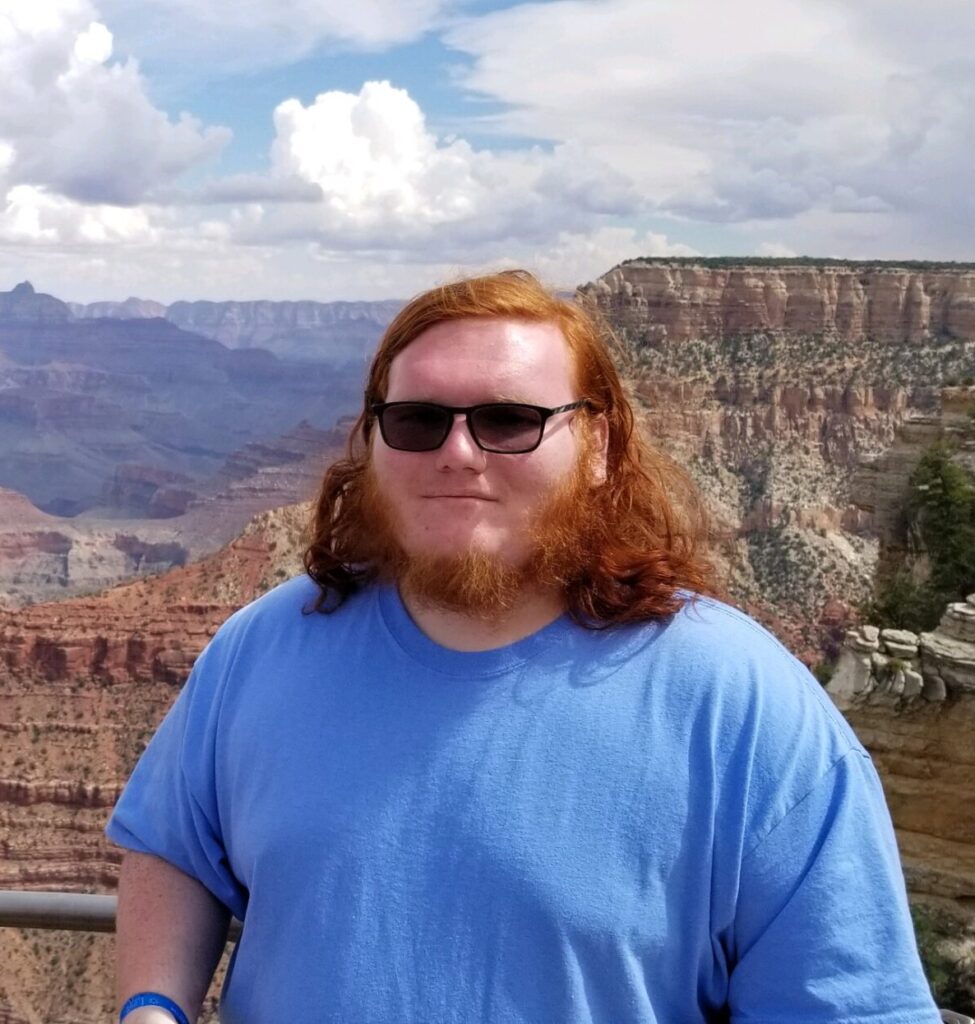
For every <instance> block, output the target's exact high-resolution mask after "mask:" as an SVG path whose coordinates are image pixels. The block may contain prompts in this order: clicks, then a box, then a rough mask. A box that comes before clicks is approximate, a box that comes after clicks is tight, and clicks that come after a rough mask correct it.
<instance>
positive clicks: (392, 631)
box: [109, 272, 938, 1024]
mask: <svg viewBox="0 0 975 1024" xmlns="http://www.w3.org/2000/svg"><path fill="white" fill-rule="evenodd" d="M691 497H692V495H691V492H690V490H689V488H688V486H687V483H686V477H684V475H683V474H681V473H680V472H679V471H678V470H676V469H675V468H674V467H673V466H672V465H671V464H670V463H669V462H668V461H667V460H666V459H664V458H662V457H661V456H660V455H659V454H657V453H655V452H654V451H653V450H652V449H651V448H650V447H649V446H648V444H647V443H646V441H645V440H644V439H643V438H642V437H641V436H640V435H639V433H638V432H636V431H634V429H633V414H632V411H631V408H630V406H629V404H628V402H627V400H626V397H625V393H624V390H623V387H622V385H621V383H620V380H619V377H618V375H617V373H616V371H615V369H614V368H613V364H612V361H611V359H610V356H609V354H608V351H607V346H606V344H605V342H604V339H603V338H602V337H601V336H600V331H599V329H598V328H597V326H596V325H595V324H594V322H593V321H592V320H591V319H590V318H589V317H588V316H587V315H586V313H584V312H583V311H582V310H581V309H580V308H578V307H577V306H576V305H574V304H572V303H567V302H563V301H561V300H559V299H557V298H555V297H553V296H552V295H550V294H548V293H547V292H546V291H545V290H544V289H542V288H541V287H540V286H539V285H538V283H537V282H536V281H535V280H534V279H533V278H532V277H531V276H529V275H528V274H525V273H523V272H511V273H505V274H499V275H494V276H492V277H486V278H478V279H473V280H468V281H461V282H459V283H457V284H453V285H449V286H446V287H443V288H439V289H435V290H433V291H431V292H428V293H426V294H424V295H421V296H419V297H418V298H416V299H414V300H413V301H412V302H411V303H410V304H409V305H407V307H406V308H405V309H404V310H403V311H402V312H401V313H400V315H399V316H398V317H397V319H396V320H395V321H394V322H393V324H392V325H391V326H390V328H389V330H388V332H387V334H386V336H385V338H384V340H383V342H382V344H381V345H380V348H379V352H378V354H377V356H376V358H375V361H374V363H373V365H372V368H371V371H370V376H369V381H368V387H367V391H366V400H365V407H364V409H363V412H362V415H361V417H360V419H359V421H358V423H357V425H356V428H355V430H354V434H353V438H352V441H351V442H350V452H349V457H348V458H347V459H345V460H343V461H341V462H339V463H337V464H336V465H334V466H333V467H332V468H331V469H330V470H329V471H328V473H327V474H326V477H325V480H324V482H323V485H322V490H321V494H320V497H319V500H318V505H317V510H316V514H315V520H314V524H313V536H312V540H311V543H310V546H309V548H308V551H307V553H306V560H305V561H306V567H307V570H308V576H307V577H303V578H300V579H296V580H292V581H290V582H289V583H286V584H285V585H283V586H282V587H279V588H278V589H277V590H275V591H274V592H272V593H271V594H268V595H266V596H265V597H263V598H262V599H261V600H259V601H257V602H255V603H254V604H252V605H250V606H249V607H247V608H245V609H243V610H242V611H240V612H238V613H237V614H236V615H235V616H233V617H232V618H231V619H230V620H229V621H228V622H227V623H226V624H225V626H224V627H223V628H222V629H221V630H220V632H219V633H218V635H217V636H216V637H215V638H214V640H213V641H212V643H211V644H210V646H209V647H208V649H207V650H206V651H205V652H204V654H203V655H202V656H201V657H200V659H199V661H198V662H197V665H196V667H195V668H194V671H193V674H192V676H191V679H190V681H189V683H188V684H187V687H186V688H185V690H184V691H183V693H182V695H181V696H180V698H179V700H178V701H177V703H176V705H175V706H174V708H173V710H172V711H171V712H170V714H169V716H168V718H167V719H166V721H165V723H164V724H163V726H162V727H161V728H160V730H159V733H158V734H157V735H156V737H155V738H154V740H153V742H152V743H151V744H150V746H149V748H148V750H147V751H146V753H145V755H144V756H143V759H142V761H141V762H140V764H139V765H138V767H137V768H136V770H135V772H134V774H133V777H132V780H131V781H130V783H129V786H128V787H127V789H126V791H125V793H124V794H123V796H122V798H121V800H120V802H119V805H118V807H117V809H116V812H115V815H114V817H113V819H112V821H111V823H110V825H109V834H110V835H111V836H112V838H114V839H115V840H116V841H118V842H119V843H121V844H122V845H123V846H125V847H127V848H128V849H129V851H130V852H129V853H127V855H126V858H125V862H124V864H123V871H122V880H121V886H120V907H119V986H120V997H121V999H122V1001H123V1002H129V1001H130V997H132V996H133V995H134V994H137V993H140V992H143V991H149V992H151V993H156V995H154V996H147V997H143V998H140V997H138V996H137V997H136V998H135V1000H134V1005H135V1008H134V1009H131V1010H130V1011H128V1012H127V1016H126V1021H127V1022H128V1024H138V1022H147V1021H160V1022H163V1021H165V1022H169V1021H171V1020H173V1019H176V1020H181V1019H182V1015H184V1014H185V1016H186V1017H187V1018H188V1019H193V1018H194V1016H195V1015H196V1013H197V1012H198V1010H199V1006H200V1003H201V1000H202V998H203V995H204V993H205V990H206V987H207V984H208V982H209V979H210V975H211V972H212V970H213V965H214V963H215V961H216V958H217V956H218V954H219V951H220V949H221V946H222V943H223V939H224V934H225V929H226V922H227V917H228V914H229V913H230V912H233V913H234V914H235V915H236V916H237V917H239V918H241V919H242V920H243V921H244V929H243V934H242V937H241V939H240V941H239V943H238V946H237V949H236V952H235V954H234V960H233V963H232V966H231V969H230V972H229V975H228V980H227V982H226V985H225V988H224V993H223V998H222V1005H221V1015H222V1019H223V1020H225V1021H227V1022H230V1024H257V1022H262V1024H271V1022H279V1021H289V1022H302V1021H307V1022H324V1021H328V1022H348V1024H394V1022H404V1024H406V1022H409V1024H447V1022H450V1024H461V1022H463V1024H477V1022H492V1024H493V1022H497V1024H508V1022H511V1024H514V1022H539V1024H542V1022H544V1024H582V1022H586V1024H631V1022H633V1024H636V1022H640V1024H649V1022H660V1024H671V1022H676V1021H681V1022H683V1021H687V1022H704V1021H727V1020H741V1021H746V1020H747V1021H752V1022H783V1024H786V1022H788V1024H793V1022H799V1021H802V1022H824V1024H825V1022H835V1021H840V1020H842V1021H846V1022H867V1021H870V1022H874V1024H876V1022H880V1021H883V1022H885V1024H908V1022H911V1024H913V1022H931V1024H933V1022H936V1021H937V1020H938V1014H937V1011H936V1010H935V1008H934V1005H933V1003H932V1001H931V998H930V995H929V993H928V990H927V986H926V983H925V981H924V978H923V976H922V973H921V970H920V966H919V963H918V959H917V953H916V949H915V946H914V940H913V935H912V932H911V925H910V919H909V916H908V912H907V906H906V900H905V894H904V887H903V880H902V876H901V873H900V867H899V864H898V859H897V853H896V848H895V846H894V840H893V836H892V832H891V828H890V822H889V819H888V817H887V813H886V810H885V808H884V804H883V798H882V795H881V791H880V787H879V783H878V781H877V778H876V775H875V773H874V771H873V769H872V766H871V763H870V760H869V758H868V757H867V755H866V754H865V752H864V751H863V749H862V747H861V746H860V745H859V743H858V742H857V740H856V739H855V737H854V736H853V734H852V733H851V732H850V730H849V729H848V727H847V726H846V725H845V723H844V721H843V720H842V718H841V717H840V716H839V715H838V714H837V713H836V712H835V710H834V709H833V707H832V705H831V704H830V702H829V701H828V699H827V698H826V697H825V696H824V694H823V692H822V690H821V688H820V687H819V686H818V685H817V684H816V683H815V681H814V680H812V678H811V677H810V676H809V674H808V673H807V672H806V671H805V670H804V669H803V668H802V666H801V665H799V664H798V663H797V662H796V661H795V659H793V658H792V657H791V656H790V655H789V654H788V653H787V652H786V651H785V650H784V649H783V648H782V647H781V646H780V645H779V644H778V643H777V642H776V641H775V640H773V639H772V638H771V637H770V636H769V635H768V634H767V633H765V632H764V631H763V630H762V629H761V628H760V627H759V626H757V625H756V624H755V623H754V622H752V621H751V620H750V619H748V618H747V617H745V616H744V615H742V614H740V613H738V612H736V611H734V610H732V609H730V608H728V607H727V606H725V605H723V604H721V603H720V602H718V601H716V600H714V599H712V598H710V597H707V596H705V595H706V594H707V593H708V591H709V582H708V581H709V570H708V567H707V564H706V563H705V561H704V557H703V553H702V552H703V541H704V539H705V535H704V531H703V528H702V526H701V525H700V521H699V520H698V519H696V518H695V516H694V514H693V510H692V509H691V508H690V499H691ZM144 999H148V1000H149V1001H150V1002H155V1004H156V1005H151V1006H143V1005H141V1003H142V1002H143V1001H144ZM130 1005H133V1004H131V1003H130Z"/></svg>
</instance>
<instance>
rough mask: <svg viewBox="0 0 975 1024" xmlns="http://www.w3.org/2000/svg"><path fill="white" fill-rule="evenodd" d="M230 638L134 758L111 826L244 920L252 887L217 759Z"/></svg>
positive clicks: (121, 839)
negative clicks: (235, 851) (239, 857)
mask: <svg viewBox="0 0 975 1024" xmlns="http://www.w3.org/2000/svg"><path fill="white" fill-rule="evenodd" d="M232 656H233V650H232V645H230V644H228V643H226V642H225V640H224V638H222V637H221V635H220V634H219V633H218V635H217V637H216V638H215V639H214V640H213V641H211V643H210V645H209V646H208V647H207V649H206V650H205V651H204V652H203V654H201V655H200V657H199V658H198V659H197V661H196V664H195V665H194V667H193V671H192V673H191V674H190V678H189V680H188V681H187V683H186V685H185V686H184V687H183V690H182V692H181V693H180V695H179V697H178V698H177V700H176V702H175V703H174V704H173V706H172V708H171V709H170V711H169V714H168V715H167V716H166V718H165V719H164V720H163V723H162V725H160V727H159V729H158V730H157V732H156V734H155V736H153V738H152V740H151V742H150V743H149V746H148V747H147V748H146V750H145V752H144V753H143V755H142V757H141V758H140V760H139V763H138V764H137V765H136V767H135V770H134V771H133V773H132V776H131V777H130V779H129V781H128V783H127V784H126V786H125V789H124V790H123V792H122V795H121V797H120V798H119V801H118V804H117V805H116V807H115V810H114V812H113V814H112V817H111V819H110V821H109V823H108V826H107V828H106V833H107V835H108V837H109V839H111V840H112V841H113V842H115V843H118V844H119V845H120V846H124V847H126V848H127V849H130V850H135V851H138V852H140V853H148V854H153V855H154V856H156V857H160V858H162V859H163V860H166V861H168V862H169V863H170V864H172V865H173V866H175V867H177V868H179V869H180V870H181V871H183V872H184V873H185V874H187V875H189V876H190V877H192V878H195V879H196V880H197V881H199V882H201V883H202V884H203V885H204V886H206V888H207V889H209V890H210V892H211V893H213V895H214V896H215V897H216V898H217V899H218V900H220V901H221V902H222V903H223V904H224V905H226V906H227V907H228V908H229V909H230V910H231V912H232V913H233V914H234V915H235V916H236V917H238V918H240V919H241V920H242V919H243V917H244V912H245V909H246V905H247V892H246V890H245V888H244V887H243V886H242V885H241V883H240V882H239V881H238V879H237V878H235V877H234V874H233V872H232V871H231V869H230V865H229V863H228V857H227V852H226V849H225V845H224V840H223V833H222V829H221V823H220V810H219V797H218V786H217V778H216V774H217V772H216V762H217V757H218V751H217V747H218V744H219V721H220V711H221V707H220V704H221V699H222V697H223V694H224V681H225V679H226V676H227V672H228V667H229V665H228V663H229V661H230V660H231V659H232Z"/></svg>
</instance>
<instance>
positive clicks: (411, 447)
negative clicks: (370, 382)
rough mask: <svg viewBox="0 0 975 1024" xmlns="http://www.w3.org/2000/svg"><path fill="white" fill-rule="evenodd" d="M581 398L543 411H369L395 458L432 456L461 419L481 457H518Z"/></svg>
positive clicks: (410, 406) (490, 407)
mask: <svg viewBox="0 0 975 1024" xmlns="http://www.w3.org/2000/svg"><path fill="white" fill-rule="evenodd" d="M587 404H588V403H587V401H586V399H584V398H580V399H579V401H578V402H569V404H568V405H558V406H556V407H555V408H554V409H546V408H545V406H543V405H524V404H523V403H521V402H485V403H484V404H483V405H437V404H436V403H435V402H374V403H373V404H372V405H370V406H369V411H370V412H371V413H372V414H373V415H374V416H375V417H376V418H377V419H378V420H379V432H380V433H381V434H382V436H383V440H384V441H385V442H386V444H387V445H389V447H390V448H395V449H396V450H397V451H401V452H432V451H434V450H435V449H437V448H439V447H440V446H441V445H442V444H443V443H444V441H446V440H447V435H448V434H449V433H450V429H451V427H452V426H453V424H454V417H455V416H456V415H457V414H458V413H463V414H464V416H465V417H466V418H467V429H468V430H469V431H470V433H471V437H472V438H473V439H474V443H475V444H476V445H477V446H478V448H480V449H481V450H482V451H486V452H496V453H497V454H499V455H523V454H524V453H525V452H533V451H534V450H535V449H536V448H537V447H538V446H539V445H540V444H541V443H542V435H543V433H544V432H545V421H546V420H547V419H548V418H549V417H550V416H554V415H555V414H556V413H559V412H568V411H569V410H570V409H579V408H581V407H582V406H584V405H587Z"/></svg>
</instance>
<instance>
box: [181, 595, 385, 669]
mask: <svg viewBox="0 0 975 1024" xmlns="http://www.w3.org/2000/svg"><path fill="white" fill-rule="evenodd" d="M318 595H319V589H318V585H317V584H316V583H315V582H314V581H313V580H311V579H310V578H309V577H308V576H305V575H301V576H295V577H293V578H292V579H289V580H286V581H285V582H284V583H282V584H280V585H279V586H277V587H275V588H274V589H273V590H270V591H268V592H267V593H266V594H263V595H262V596H261V597H259V598H257V599H256V600H254V601H251V602H250V603H249V604H246V605H244V607H243V608H240V609H238V610H237V611H236V612H234V613H233V614H232V615H231V616H230V617H229V618H228V619H226V620H225V621H224V622H223V624H222V625H221V626H220V628H219V629H218V630H217V632H216V633H215V634H214V636H213V638H212V639H211V640H210V642H209V644H208V645H207V647H206V648H205V649H204V651H203V653H202V654H201V655H200V657H199V658H198V659H197V662H196V666H195V670H194V674H196V675H198V674H200V673H201V672H206V673H207V674H208V675H211V676H212V675H215V674H216V675H227V674H229V673H231V672H233V671H234V670H235V667H236V666H238V665H241V664H243V663H247V664H249V665H252V666H257V665H259V664H267V663H268V661H269V660H270V661H280V660H281V659H287V658H288V657H289V656H290V655H291V654H292V653H293V652H296V651H299V650H302V649H306V648H309V647H311V646H314V645H315V644H329V643H332V642H334V641H335V640H336V639H337V638H338V637H340V636H342V635H344V634H348V633H349V631H350V630H353V631H354V630H355V627H356V623H358V622H361V621H362V612H363V611H364V609H365V608H366V607H367V606H369V604H370V591H369V590H366V591H364V592H361V593H356V594H353V595H352V596H351V597H350V598H349V599H348V600H347V601H346V602H345V603H344V604H342V606H341V607H340V608H338V609H336V610H335V611H333V612H329V613H322V612H319V611H317V610H316V608H315V602H316V600H317V598H318Z"/></svg>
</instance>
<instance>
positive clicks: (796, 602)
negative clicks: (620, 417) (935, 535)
mask: <svg viewBox="0 0 975 1024" xmlns="http://www.w3.org/2000/svg"><path fill="white" fill-rule="evenodd" d="M580 296H581V298H582V299H583V301H585V302H588V303H590V304H592V305H594V306H595V307H596V308H597V310H598V311H599V312H600V313H601V314H602V315H603V316H604V317H605V318H606V320H607V321H608V323H609V325H610V326H611V327H612V328H613V329H614V332H615V333H616V334H617V335H618V336H619V338H620V340H621V341H622V342H623V349H624V356H625V360H626V362H627V365H628V369H629V372H630V374H631V375H632V377H633V379H634V380H635V382H636V384H635V387H636V390H637V393H638V395H639V396H640V397H641V398H642V400H643V404H644V407H645V417H646V421H647V424H648V426H649V429H650V432H651V434H652V436H653V438H654V439H655V440H656V442H657V444H658V447H659V448H661V449H662V450H663V451H664V452H666V453H667V454H668V455H671V456H673V457H674V458H675V459H676V461H678V462H679V463H681V464H682V465H684V466H686V467H687V468H688V469H689V471H690V473H691V475H692V477H693V478H694V480H695V482H696V483H697V484H698V485H699V487H700V488H701V490H702V491H703V492H704V494H705V496H706V498H707V500H708V503H709V506H710V508H711V510H712V512H713V515H714V518H715V524H716V533H717V535H718V536H719V538H720V540H721V564H722V567H723V569H724V570H725V573H726V576H727V580H728V591H729V594H730V595H731V596H732V597H733V598H734V599H735V600H737V601H739V602H740V603H742V604H743V605H745V606H746V607H747V608H748V609H749V610H750V611H752V612H753V613H754V614H756V615H757V616H758V617H759V618H760V619H761V620H762V621H764V622H765V623H766V624H768V625H770V626H772V628H773V629H774V630H775V631H776V632H777V633H778V634H779V635H780V636H781V637H782V639H784V640H785V641H786V643H787V644H788V645H789V646H790V647H791V648H792V649H793V650H795V651H796V652H797V653H798V654H800V655H801V656H802V657H803V658H804V659H805V660H806V661H808V662H811V663H812V662H817V661H819V660H821V659H822V658H824V657H830V656H833V655H835V653H836V651H837V650H838V648H839V644H840V643H841V642H842V638H843V632H844V629H845V628H846V626H847V625H849V624H850V622H851V621H853V619H855V616H856V612H855V608H856V606H857V604H858V603H859V602H860V601H862V600H863V599H864V598H865V597H866V596H867V595H868V592H869V590H870V587H871V585H872V581H873V575H874V569H875V566H876V561H877V554H878V543H877V529H878V524H879V525H880V526H882V525H883V523H884V522H885V521H886V520H885V517H895V516H896V514H897V513H896V511H895V508H896V501H897V500H898V499H899V497H900V496H901V494H900V492H901V488H902V485H903V482H904V481H903V480H897V479H894V478H893V477H892V475H891V474H890V473H889V472H887V469H888V467H887V465H885V464H881V462H882V460H883V458H884V455H885V453H887V452H890V451H891V450H892V449H893V448H895V446H896V445H900V446H901V448H902V449H903V451H902V452H901V453H900V455H901V468H902V472H903V473H905V474H906V475H907V476H909V474H910V471H911V470H912V469H913V466H914V465H915V464H916V461H917V459H918V458H919V457H920V453H921V451H922V450H923V446H924V444H925V442H926V440H927V439H928V438H930V439H934V438H936V437H938V436H941V434H942V432H943V427H942V407H941V403H942V397H941V396H942V388H941V384H942V382H943V381H945V380H948V379H951V378H952V377H960V376H964V374H965V373H968V372H970V369H971V366H972V365H975V317H973V314H972V311H973V310H975V270H973V269H971V268H968V269H957V270H952V269H944V268H939V269H931V270H925V269H923V268H921V269H912V268H901V269H898V268H892V267H882V268H878V267H869V266H863V267H852V266H832V265H823V266H798V265H793V264H789V262H788V261H785V262H784V263H782V264H781V265H774V264H771V265H770V264H763V265H761V266H747V265H742V266H735V267H727V266H708V265H705V264H701V265H693V264H692V263H691V261H668V260H636V261H631V262H628V263H625V264H621V265H620V266H618V267H615V268H614V269H613V270H611V271H610V272H609V273H608V274H606V275H604V276H603V277H602V278H600V279H599V280H597V281H596V282H593V283H592V284H589V285H585V286H583V287H582V288H581V289H580ZM905 424H911V425H913V426H912V428H909V429H913V430H914V432H915V435H916V436H915V438H913V439H911V440H910V441H909V442H905V441H904V440H903V436H904V435H903V434H901V433H900V432H901V431H902V429H903V428H904V425H905ZM899 436H900V437H901V438H902V440H900V441H899V440H898V437H899ZM871 460H873V463H874V468H873V470H871V468H870V467H869V463H870V461H871ZM865 464H867V465H866V468H862V467H864V466H865ZM905 479H906V478H905ZM878 488H880V490H878ZM885 488H886V490H884V489H885Z"/></svg>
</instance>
